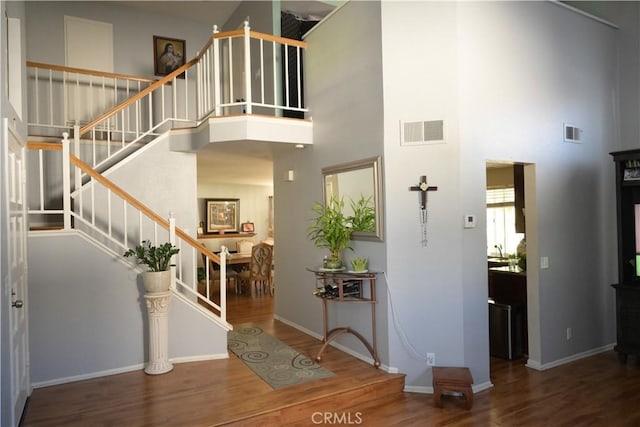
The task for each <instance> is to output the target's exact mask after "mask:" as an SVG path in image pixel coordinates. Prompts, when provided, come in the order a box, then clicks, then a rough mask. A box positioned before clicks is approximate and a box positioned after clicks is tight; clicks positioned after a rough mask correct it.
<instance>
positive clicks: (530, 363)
mask: <svg viewBox="0 0 640 427" xmlns="http://www.w3.org/2000/svg"><path fill="white" fill-rule="evenodd" d="M614 345H615V344H607V345H605V346H602V347H596V348H593V349H591V350H587V351H583V352H582V353H577V354H574V355H571V356H567V357H563V358H562V359H558V360H554V361H553V362H549V363H540V362H538V361H536V360H531V359H528V360H527V364H526V365H525V366H526V367H527V368H531V369H535V370H536V371H546V370H547V369H551V368H555V367H556V366H561V365H565V364H567V363H571V362H575V361H576V360H580V359H584V358H585V357H590V356H595V355H596V354H600V353H605V352H607V351H611V350H613V347H614Z"/></svg>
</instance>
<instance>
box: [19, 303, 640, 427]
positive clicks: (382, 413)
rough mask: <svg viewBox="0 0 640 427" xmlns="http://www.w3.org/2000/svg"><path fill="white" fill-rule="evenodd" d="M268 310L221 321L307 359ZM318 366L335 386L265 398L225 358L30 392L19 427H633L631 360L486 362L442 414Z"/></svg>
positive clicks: (378, 376) (312, 345)
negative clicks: (475, 389) (483, 383)
mask: <svg viewBox="0 0 640 427" xmlns="http://www.w3.org/2000/svg"><path fill="white" fill-rule="evenodd" d="M272 303H273V301H272V298H271V297H259V298H254V299H251V298H250V297H245V296H242V297H235V296H234V295H231V296H230V298H229V309H228V318H229V321H230V322H231V323H232V324H233V325H234V326H242V325H258V326H261V327H263V328H264V329H265V330H267V331H268V332H270V333H271V334H273V335H275V336H277V337H278V338H280V339H281V340H283V341H285V342H286V343H287V344H288V345H290V346H291V347H293V348H295V349H296V350H298V351H300V352H302V353H303V354H307V355H309V356H313V355H314V354H315V352H316V351H317V350H318V348H319V346H320V343H319V341H317V340H316V339H315V338H312V337H309V336H307V335H305V334H302V333H301V332H299V331H297V330H295V329H294V328H291V327H289V326H287V325H284V324H282V323H281V322H278V321H274V320H273V319H272ZM322 365H323V366H325V367H326V368H327V369H329V370H331V371H333V372H334V373H335V374H336V375H335V377H333V378H329V379H323V380H319V381H315V382H313V383H307V384H303V385H300V386H293V387H288V388H284V389H279V390H273V389H271V388H270V387H269V386H268V385H266V384H265V383H264V382H262V380H260V379H259V378H258V377H257V376H255V374H253V373H252V372H251V371H250V370H249V369H248V368H247V367H246V366H245V365H244V364H243V363H242V362H240V361H239V360H238V359H237V358H236V357H234V356H233V355H231V357H229V359H226V360H215V361H206V362H194V363H184V364H177V365H175V368H174V370H173V371H172V372H171V373H170V374H165V375H157V376H151V375H146V374H144V373H143V372H142V371H140V372H130V373H126V374H119V375H112V376H109V377H104V378H99V379H95V380H88V381H80V382H76V383H71V384H65V385H60V386H53V387H47V388H42V389H37V390H35V391H34V393H33V395H32V396H31V398H30V400H29V403H28V407H27V411H26V414H25V417H24V420H23V425H25V426H107V425H108V426H210V425H222V424H233V425H252V426H253V425H265V426H270V425H274V426H276V425H277V426H281V425H300V426H302V425H309V426H313V425H354V424H355V425H365V426H425V425H429V426H431V425H434V426H435V425H442V426H445V425H446V426H523V425H524V426H541V425H546V426H639V425H640V366H639V365H638V363H637V362H636V360H635V359H633V358H632V359H630V362H629V363H628V364H627V365H621V364H620V363H619V362H618V360H617V357H616V355H615V354H614V353H613V352H607V353H603V354H599V355H596V356H593V357H590V358H586V359H582V360H579V361H576V362H573V363H570V364H566V365H563V366H560V367H557V368H554V369H550V370H547V371H544V372H538V371H534V370H531V369H528V368H526V367H525V366H524V360H520V361H515V362H507V361H504V360H499V359H492V361H491V380H492V382H493V384H494V387H493V388H492V389H490V390H485V391H483V392H480V393H478V394H476V395H475V399H474V405H473V408H472V409H471V410H465V409H464V405H463V402H461V401H460V398H458V397H455V396H445V397H444V398H443V404H444V407H443V408H442V409H438V408H435V407H434V406H433V400H432V396H431V395H427V394H417V393H403V392H400V391H397V390H396V392H394V393H392V394H387V393H385V392H383V391H380V389H377V388H375V387H374V386H371V387H369V388H365V390H364V391H358V392H357V394H356V392H355V391H354V390H356V388H357V387H358V386H359V385H361V384H365V383H375V382H376V381H386V380H388V379H389V377H394V378H398V376H390V375H389V374H385V373H383V372H381V371H379V370H377V369H374V368H373V367H372V366H370V365H368V364H366V363H364V362H362V361H360V360H357V359H354V358H353V357H351V356H348V355H346V354H344V353H342V352H340V351H338V350H336V349H334V348H332V347H330V348H329V350H328V351H327V352H326V353H325V355H324V356H323V361H322ZM389 384H392V383H389ZM393 384H397V382H396V383H393ZM386 387H387V388H389V387H392V388H393V387H396V386H395V385H392V386H386ZM337 389H341V390H346V392H345V393H346V394H342V395H337V394H333V392H334V391H335V390H337ZM350 390H351V391H350ZM349 393H351V394H349ZM314 396H320V400H316V401H310V402H309V404H308V405H307V406H300V407H298V409H297V410H294V409H291V408H292V407H293V405H294V404H295V403H296V402H299V401H301V400H303V401H304V400H309V399H311V397H314ZM322 396H325V397H322ZM345 396H346V397H345ZM278 407H282V408H287V407H289V411H288V415H286V416H285V415H283V414H284V413H285V410H284V409H283V410H282V411H279V412H277V413H271V415H264V416H263V417H262V418H257V419H256V418H251V419H250V418H248V417H249V415H250V414H255V413H260V412H263V413H265V414H266V412H267V410H269V409H273V408H278ZM296 411H297V412H296ZM292 412H293V413H294V414H292ZM233 420H235V421H233Z"/></svg>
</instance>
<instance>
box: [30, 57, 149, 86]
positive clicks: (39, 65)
mask: <svg viewBox="0 0 640 427" xmlns="http://www.w3.org/2000/svg"><path fill="white" fill-rule="evenodd" d="M27 67H34V68H42V69H44V70H53V71H65V72H67V73H77V74H87V75H91V76H95V77H108V78H111V79H121V80H133V81H136V82H144V83H153V82H155V81H156V80H157V79H153V78H149V77H138V76H130V75H127V74H118V73H108V72H105V71H98V70H87V69H84V68H74V67H66V66H63V65H53V64H43V63H41V62H33V61H27Z"/></svg>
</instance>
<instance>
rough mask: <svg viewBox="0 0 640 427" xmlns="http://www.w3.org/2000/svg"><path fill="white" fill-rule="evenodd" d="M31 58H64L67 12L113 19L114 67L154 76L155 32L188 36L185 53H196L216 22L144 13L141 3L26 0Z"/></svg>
mask: <svg viewBox="0 0 640 427" xmlns="http://www.w3.org/2000/svg"><path fill="white" fill-rule="evenodd" d="M25 4H26V10H27V26H28V34H27V44H28V46H27V48H28V50H27V53H28V59H29V60H30V61H35V62H44V63H48V64H58V65H63V64H64V57H65V56H64V46H65V45H64V15H69V16H75V17H79V18H85V19H92V20H96V21H102V22H109V23H112V24H113V41H114V49H113V51H114V69H115V71H116V72H117V73H122V74H131V75H135V76H146V77H152V76H153V73H154V71H153V36H154V35H157V36H165V37H170V38H176V39H181V40H185V42H186V48H187V49H186V50H187V59H191V58H193V57H195V55H196V51H198V50H200V48H202V47H203V46H204V44H205V43H206V41H207V39H208V37H209V36H210V34H211V28H212V26H213V25H214V24H218V25H219V26H221V25H222V24H224V23H223V22H211V24H200V23H195V22H187V21H183V20H181V19H173V18H171V17H169V16H166V15H153V14H148V13H143V12H141V11H140V10H138V9H135V8H130V7H126V6H122V5H120V4H114V3H113V2H92V1H87V2H84V1H68V2H67V1H52V2H48V1H28V2H25Z"/></svg>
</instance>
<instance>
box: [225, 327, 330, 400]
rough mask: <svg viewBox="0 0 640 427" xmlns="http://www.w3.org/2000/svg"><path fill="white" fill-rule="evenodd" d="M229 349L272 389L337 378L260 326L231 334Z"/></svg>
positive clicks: (238, 330) (229, 335) (234, 331)
mask: <svg viewBox="0 0 640 427" xmlns="http://www.w3.org/2000/svg"><path fill="white" fill-rule="evenodd" d="M228 347H229V350H231V351H232V352H233V353H234V354H235V355H236V356H238V357H239V358H240V360H242V361H243V362H244V363H245V364H246V365H247V366H248V367H249V368H251V370H253V372H255V373H256V374H258V376H259V377H260V378H262V379H263V380H264V381H265V382H266V383H267V384H269V385H270V386H271V387H273V388H282V387H287V386H290V385H295V384H302V383H305V382H309V381H314V380H319V379H321V378H328V377H332V376H333V375H334V374H333V372H330V371H328V370H326V369H324V368H323V367H321V366H320V365H318V364H317V363H315V362H314V361H313V360H311V359H309V358H308V357H306V356H303V355H301V354H300V353H298V352H297V351H295V350H294V349H292V348H291V347H289V346H288V345H286V344H285V343H283V342H282V341H280V340H279V339H277V338H275V337H273V336H271V335H269V334H268V333H266V332H264V331H263V330H262V329H260V328H258V327H252V328H243V329H237V330H233V331H229V332H228Z"/></svg>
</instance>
